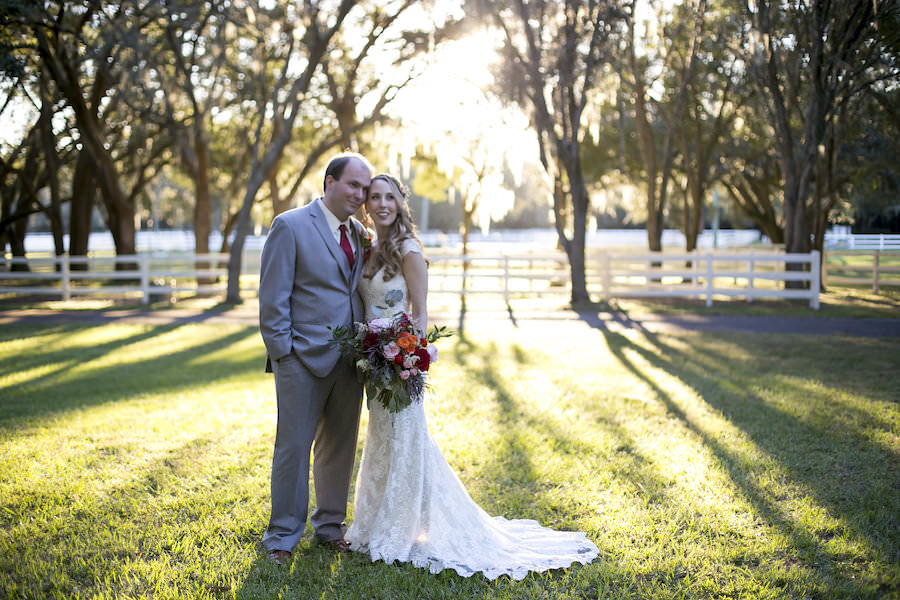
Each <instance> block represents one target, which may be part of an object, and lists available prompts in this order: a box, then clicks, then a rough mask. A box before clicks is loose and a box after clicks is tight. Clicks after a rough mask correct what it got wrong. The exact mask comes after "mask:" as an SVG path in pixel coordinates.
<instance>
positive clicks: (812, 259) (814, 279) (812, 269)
mask: <svg viewBox="0 0 900 600" xmlns="http://www.w3.org/2000/svg"><path fill="white" fill-rule="evenodd" d="M819 256H820V255H819V251H818V250H813V251H812V252H810V253H809V287H810V290H809V293H810V296H809V306H810V308H812V309H814V310H819V290H820V289H821V287H822V285H821V280H820V279H819V273H820V272H821V271H820V270H819V269H820V266H821V263H820V261H819Z"/></svg>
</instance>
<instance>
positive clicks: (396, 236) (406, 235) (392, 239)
mask: <svg viewBox="0 0 900 600" xmlns="http://www.w3.org/2000/svg"><path fill="white" fill-rule="evenodd" d="M378 180H381V181H384V182H385V183H387V184H388V186H389V187H390V188H391V190H392V191H393V192H394V198H396V201H397V218H396V219H394V222H393V223H391V226H390V227H389V228H388V234H387V237H386V239H383V240H382V239H379V240H378V245H377V246H376V247H375V249H374V250H373V251H372V254H371V256H370V257H369V260H368V261H366V268H365V271H364V272H363V275H364V276H365V277H368V278H369V279H371V278H372V277H374V276H375V274H376V273H377V272H378V270H379V269H381V267H384V280H385V281H388V280H389V279H391V278H392V277H394V275H396V274H397V272H398V271H400V268H401V267H402V265H403V254H402V253H401V251H402V250H403V242H404V241H406V240H408V239H412V240H415V241H416V243H417V244H418V245H419V247H420V248H422V250H423V252H422V255H423V256H424V255H425V252H424V248H423V247H422V242H421V241H420V240H419V235H418V229H417V228H416V224H415V223H413V220H412V217H410V215H409V204H408V203H407V199H408V195H409V192H408V190H407V189H406V186H404V185H403V184H402V183H400V181H399V180H398V179H397V178H396V177H393V176H391V175H388V174H387V173H379V174H378V175H376V176H375V177H373V178H372V181H371V183H370V184H369V186H370V189H371V185H372V183H375V182H376V181H378ZM367 219H368V221H369V224H370V225H371V224H372V218H371V217H370V216H368V213H367ZM425 262H426V263H427V262H428V260H427V259H426V261H425Z"/></svg>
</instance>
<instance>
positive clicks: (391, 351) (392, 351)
mask: <svg viewBox="0 0 900 600" xmlns="http://www.w3.org/2000/svg"><path fill="white" fill-rule="evenodd" d="M398 354H400V346H398V345H397V344H395V343H394V342H391V343H390V344H387V345H386V346H385V347H384V356H385V358H387V359H388V360H392V359H393V358H394V357H395V356H397V355H398Z"/></svg>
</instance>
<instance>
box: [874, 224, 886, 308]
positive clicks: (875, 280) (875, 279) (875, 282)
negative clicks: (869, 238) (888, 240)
mask: <svg viewBox="0 0 900 600" xmlns="http://www.w3.org/2000/svg"><path fill="white" fill-rule="evenodd" d="M881 241H882V243H884V239H883V238H882V240H881ZM879 255H880V251H879V250H876V251H875V257H874V259H873V261H872V291H873V292H875V293H876V294H877V293H878V264H879V262H880V261H879V260H878V258H879Z"/></svg>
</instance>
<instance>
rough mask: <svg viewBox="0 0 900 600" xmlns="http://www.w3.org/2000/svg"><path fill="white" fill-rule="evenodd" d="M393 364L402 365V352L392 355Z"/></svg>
mask: <svg viewBox="0 0 900 600" xmlns="http://www.w3.org/2000/svg"><path fill="white" fill-rule="evenodd" d="M394 364H398V365H402V364H403V353H402V352H399V353H398V354H397V356H395V357H394Z"/></svg>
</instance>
